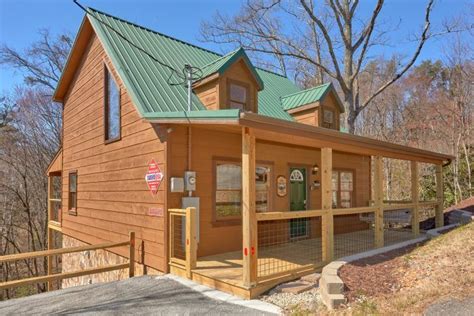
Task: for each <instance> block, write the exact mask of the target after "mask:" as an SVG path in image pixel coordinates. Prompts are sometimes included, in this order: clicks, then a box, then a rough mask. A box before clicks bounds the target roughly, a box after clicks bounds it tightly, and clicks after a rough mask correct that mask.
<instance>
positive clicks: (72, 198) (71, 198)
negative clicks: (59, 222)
mask: <svg viewBox="0 0 474 316" xmlns="http://www.w3.org/2000/svg"><path fill="white" fill-rule="evenodd" d="M68 209H69V213H70V214H73V215H76V214H77V172H76V171H72V172H70V173H69V195H68Z"/></svg>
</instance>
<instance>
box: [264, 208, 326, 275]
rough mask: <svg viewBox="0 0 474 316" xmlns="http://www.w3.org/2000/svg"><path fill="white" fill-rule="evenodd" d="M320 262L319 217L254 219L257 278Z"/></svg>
mask: <svg viewBox="0 0 474 316" xmlns="http://www.w3.org/2000/svg"><path fill="white" fill-rule="evenodd" d="M321 263H322V246H321V217H320V216H317V217H305V218H296V219H283V220H271V221H260V222H258V264H257V265H258V266H257V275H258V277H266V276H271V275H273V274H276V273H283V272H286V271H291V270H294V269H298V268H303V267H307V266H309V265H319V264H321Z"/></svg>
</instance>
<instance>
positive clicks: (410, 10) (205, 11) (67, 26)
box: [0, 0, 469, 93]
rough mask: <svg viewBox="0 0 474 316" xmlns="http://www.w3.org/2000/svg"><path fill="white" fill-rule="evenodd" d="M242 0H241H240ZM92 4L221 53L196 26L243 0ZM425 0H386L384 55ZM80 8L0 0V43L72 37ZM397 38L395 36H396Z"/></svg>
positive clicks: (10, 83) (2, 71)
mask: <svg viewBox="0 0 474 316" xmlns="http://www.w3.org/2000/svg"><path fill="white" fill-rule="evenodd" d="M244 1H245V0H244ZM320 1H322V0H320ZM80 2H81V3H82V4H84V5H86V6H91V7H94V8H97V9H99V10H102V11H105V12H108V13H110V14H113V15H116V16H119V17H122V18H124V19H126V20H129V21H132V22H135V23H137V24H141V25H144V26H147V27H149V28H152V29H155V30H157V31H159V32H162V33H165V34H169V35H171V36H174V37H177V38H179V39H182V40H185V41H189V42H191V43H194V44H198V45H201V46H204V47H206V48H209V49H212V50H215V51H219V52H222V51H223V48H222V47H218V46H216V45H212V44H210V43H200V42H199V40H198V39H199V26H200V23H201V22H202V21H203V20H209V19H211V18H212V15H213V14H214V13H215V11H216V10H220V11H221V12H225V13H228V14H232V13H234V12H236V11H238V9H239V7H240V3H241V0H199V1H197V0H155V1H151V0H134V1H131V0H128V1H126V0H82V1H80ZM373 2H374V1H373V0H364V1H361V7H360V10H361V12H367V14H369V13H370V12H371V11H370V10H371V9H372V7H373ZM468 2H469V1H468V0H437V4H436V7H435V10H434V12H433V21H434V23H435V24H438V25H439V24H440V23H441V21H442V20H444V19H446V18H449V17H453V16H455V15H458V14H460V13H461V12H462V10H466V4H467V3H468ZM425 5H426V0H391V1H390V0H389V1H387V3H386V6H385V7H384V9H383V11H382V13H383V14H382V18H383V19H384V20H386V21H388V22H389V23H392V24H398V22H399V21H400V32H397V33H395V34H392V36H393V37H395V38H394V40H395V42H397V47H395V48H394V47H388V48H385V51H384V52H383V53H384V54H390V50H391V49H396V50H397V51H398V52H400V49H401V52H404V47H406V48H407V49H406V52H405V53H406V54H409V53H410V52H411V51H410V50H409V48H410V47H412V46H410V44H409V43H408V42H407V35H408V34H410V33H413V32H415V31H416V30H419V28H420V25H421V24H422V19H423V10H424V7H425ZM82 18H83V12H82V11H81V10H80V9H79V8H78V7H76V5H75V4H74V3H73V2H72V0H0V43H1V44H7V45H9V46H10V47H13V48H16V49H19V50H22V49H24V48H25V47H28V45H29V44H30V43H32V42H34V41H35V40H37V39H38V30H39V29H41V28H47V29H49V30H50V31H51V32H52V33H56V34H57V33H61V32H70V33H72V34H74V35H75V33H76V31H77V29H78V27H79V25H80V23H81V20H82ZM397 36H398V38H397ZM442 46H443V44H442V42H441V41H440V40H433V41H432V42H430V43H428V45H427V46H426V49H425V50H424V52H423V54H422V56H421V57H422V58H421V59H420V60H422V59H428V58H440V57H441V54H442ZM17 84H21V74H19V73H17V72H16V71H13V70H12V69H7V68H5V67H1V68H0V93H3V92H5V91H6V90H9V89H11V88H13V87H14V86H15V85H17Z"/></svg>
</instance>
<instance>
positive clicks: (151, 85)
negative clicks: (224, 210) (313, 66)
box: [87, 8, 300, 121]
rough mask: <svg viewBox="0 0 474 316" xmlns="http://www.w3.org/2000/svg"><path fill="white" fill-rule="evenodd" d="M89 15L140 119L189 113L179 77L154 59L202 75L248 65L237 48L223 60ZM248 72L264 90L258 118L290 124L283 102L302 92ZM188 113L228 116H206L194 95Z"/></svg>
mask: <svg viewBox="0 0 474 316" xmlns="http://www.w3.org/2000/svg"><path fill="white" fill-rule="evenodd" d="M87 10H88V13H87V17H88V19H89V21H90V23H91V25H92V27H93V28H94V30H95V32H96V34H97V36H98V37H99V38H100V39H101V42H102V43H103V45H104V49H105V51H106V52H107V54H108V56H109V57H110V58H111V60H112V62H113V64H114V66H115V68H116V70H117V72H118V74H119V76H120V78H121V79H122V80H123V82H124V84H125V87H126V89H127V92H128V93H129V95H130V97H131V98H132V101H133V102H134V104H135V105H136V107H137V109H138V111H139V113H140V115H141V116H142V117H154V118H156V117H158V116H162V117H167V116H168V117H175V116H176V113H177V112H183V111H186V110H187V89H186V87H185V85H184V84H183V83H182V78H180V77H179V76H178V75H176V74H174V73H173V72H172V71H171V70H170V69H168V68H167V67H165V66H163V65H161V64H160V63H159V62H157V60H159V61H161V62H163V63H165V64H167V65H169V66H171V67H172V68H174V69H176V70H177V71H182V69H184V66H185V65H186V64H189V65H192V66H194V67H199V68H201V69H202V70H203V74H210V73H212V72H213V71H214V72H215V71H223V69H225V68H226V67H228V65H230V64H232V62H233V61H234V60H236V58H239V57H243V58H244V60H246V62H248V63H249V65H251V63H250V61H249V60H248V57H247V55H246V54H245V51H244V50H243V49H241V48H240V49H238V50H236V51H234V52H232V53H230V54H227V55H225V56H222V55H220V54H217V53H215V52H212V51H209V50H206V49H203V48H200V47H198V46H195V45H192V44H189V43H186V42H183V41H180V40H178V39H175V38H172V37H170V36H167V35H164V34H161V33H158V32H156V31H153V30H150V29H147V28H145V27H142V26H139V25H136V24H134V23H131V22H128V21H125V20H122V19H120V18H117V17H114V16H111V15H108V14H106V13H103V12H100V11H98V10H95V9H92V8H88V9H87ZM109 26H110V27H109ZM112 28H113V29H115V30H117V32H119V33H120V34H119V33H117V32H115V31H114V30H113V29H112ZM121 35H123V36H121ZM124 37H125V38H124ZM251 69H253V71H255V77H256V79H257V80H258V81H260V82H261V84H262V86H263V87H264V89H263V90H261V91H260V92H259V93H258V103H259V109H258V112H259V114H262V115H265V116H270V117H274V118H279V119H284V120H289V121H293V120H294V119H293V118H292V117H291V115H289V114H288V113H286V112H285V111H284V110H283V108H282V104H281V98H282V97H283V96H285V95H287V94H291V93H295V92H297V91H299V90H300V89H299V88H298V87H297V86H296V85H295V84H294V83H293V82H291V81H290V80H289V79H288V78H286V77H284V76H281V75H279V74H276V73H273V72H270V71H266V70H263V69H259V68H255V67H253V66H252V67H251ZM176 83H182V84H176ZM192 110H193V111H204V112H203V113H202V115H204V114H205V115H209V116H211V117H213V116H217V117H218V116H221V115H223V116H225V115H227V114H228V113H227V114H225V113H222V114H218V113H214V112H220V111H222V110H218V111H207V110H206V108H205V106H204V105H203V104H202V103H201V102H200V100H199V98H198V97H197V96H196V95H194V94H193V96H192ZM193 115H194V114H193ZM178 116H179V115H178Z"/></svg>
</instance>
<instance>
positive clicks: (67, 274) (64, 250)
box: [0, 232, 135, 290]
mask: <svg viewBox="0 0 474 316" xmlns="http://www.w3.org/2000/svg"><path fill="white" fill-rule="evenodd" d="M123 246H129V262H127V263H122V264H115V265H110V266H105V267H98V268H90V269H84V270H80V271H74V272H64V273H57V274H49V275H45V276H38V277H31V278H25V279H21V280H14V281H8V282H2V283H0V290H2V289H7V288H11V287H16V286H21V285H26V284H32V283H42V282H51V281H55V280H62V279H68V278H74V277H78V276H83V275H88V274H96V273H102V272H108V271H114V270H120V269H126V268H128V269H129V271H128V275H129V277H133V276H134V275H135V232H130V233H129V240H127V241H122V242H109V243H102V244H98V245H86V246H78V247H70V248H59V249H50V250H41V251H34V252H25V253H17V254H11V255H7V256H1V257H0V263H4V262H9V261H17V260H24V259H30V258H38V257H50V256H54V255H61V254H66V253H75V252H81V251H88V250H99V249H107V248H116V247H123ZM48 271H49V269H48Z"/></svg>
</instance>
